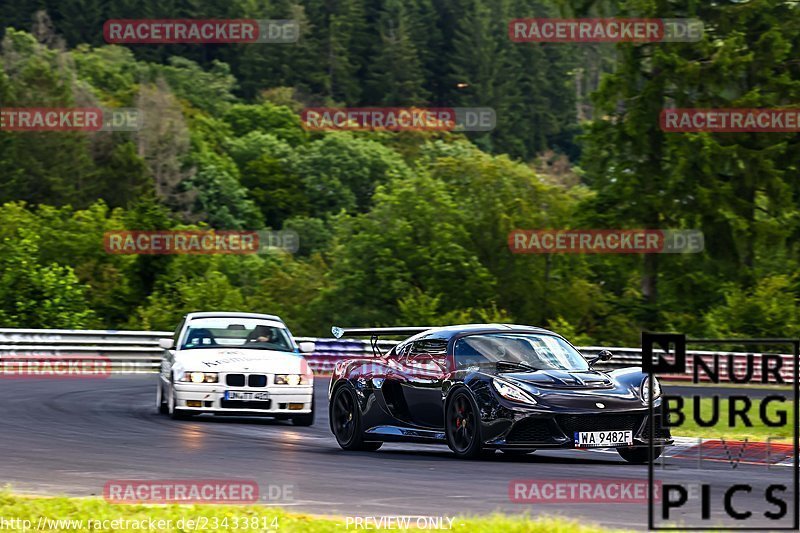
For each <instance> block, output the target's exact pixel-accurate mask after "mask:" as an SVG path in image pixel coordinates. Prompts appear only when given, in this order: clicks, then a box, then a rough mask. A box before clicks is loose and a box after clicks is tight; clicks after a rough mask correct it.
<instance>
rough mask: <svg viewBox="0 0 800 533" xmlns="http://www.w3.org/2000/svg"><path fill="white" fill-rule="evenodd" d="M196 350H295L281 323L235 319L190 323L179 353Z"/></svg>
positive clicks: (207, 319)
mask: <svg viewBox="0 0 800 533" xmlns="http://www.w3.org/2000/svg"><path fill="white" fill-rule="evenodd" d="M195 348H248V349H256V350H278V351H282V352H292V351H294V347H293V346H292V342H291V341H290V338H289V334H288V332H287V330H286V328H285V327H284V326H283V324H281V323H280V322H273V321H269V320H263V319H252V318H236V317H232V318H217V317H214V318H199V319H195V320H192V321H191V322H190V323H189V327H188V329H187V330H186V333H185V335H184V337H183V342H182V344H181V350H192V349H195Z"/></svg>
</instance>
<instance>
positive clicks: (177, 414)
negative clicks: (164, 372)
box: [167, 383, 188, 420]
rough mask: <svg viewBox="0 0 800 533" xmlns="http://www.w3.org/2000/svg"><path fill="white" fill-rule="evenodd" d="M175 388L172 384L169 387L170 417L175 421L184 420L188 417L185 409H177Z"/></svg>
mask: <svg viewBox="0 0 800 533" xmlns="http://www.w3.org/2000/svg"><path fill="white" fill-rule="evenodd" d="M175 401H176V400H175V387H173V386H172V383H170V385H169V394H168V395H167V404H168V405H169V408H168V412H169V416H171V417H172V419H173V420H182V419H184V418H186V417H187V416H188V415H187V414H186V413H185V411H184V410H183V409H178V408H176V407H175Z"/></svg>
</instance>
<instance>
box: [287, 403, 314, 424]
mask: <svg viewBox="0 0 800 533" xmlns="http://www.w3.org/2000/svg"><path fill="white" fill-rule="evenodd" d="M291 418H292V424H293V425H295V426H311V425H313V424H314V401H313V400H312V401H311V412H310V413H306V414H303V415H294V416H293V417H291Z"/></svg>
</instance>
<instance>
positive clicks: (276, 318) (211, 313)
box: [186, 311, 283, 323]
mask: <svg viewBox="0 0 800 533" xmlns="http://www.w3.org/2000/svg"><path fill="white" fill-rule="evenodd" d="M213 317H219V318H235V317H238V318H262V319H264V320H274V321H276V322H280V323H283V320H282V319H281V317H279V316H275V315H265V314H262V313H229V312H225V311H202V312H198V313H189V314H188V315H186V320H193V319H195V318H213Z"/></svg>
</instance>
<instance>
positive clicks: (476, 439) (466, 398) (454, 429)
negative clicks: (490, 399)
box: [445, 390, 482, 459]
mask: <svg viewBox="0 0 800 533" xmlns="http://www.w3.org/2000/svg"><path fill="white" fill-rule="evenodd" d="M445 434H446V436H447V445H448V446H450V449H451V450H453V453H455V454H456V456H457V457H460V458H462V459H474V458H476V457H480V455H481V451H482V443H481V428H480V416H479V415H478V406H477V405H476V404H475V400H473V399H472V395H471V394H470V393H469V392H467V391H466V390H458V391H456V392H455V393H453V396H452V397H451V398H450V399H449V401H448V402H447V409H446V416H445Z"/></svg>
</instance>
